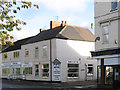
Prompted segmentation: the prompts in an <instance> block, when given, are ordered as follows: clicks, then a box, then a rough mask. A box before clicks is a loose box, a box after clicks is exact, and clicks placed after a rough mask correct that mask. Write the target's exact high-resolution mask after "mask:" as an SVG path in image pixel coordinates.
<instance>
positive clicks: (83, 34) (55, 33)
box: [3, 25, 94, 52]
mask: <svg viewBox="0 0 120 90" xmlns="http://www.w3.org/2000/svg"><path fill="white" fill-rule="evenodd" d="M53 38H59V39H70V40H80V41H90V42H93V41H94V35H93V34H92V33H91V32H90V30H89V29H88V28H84V27H79V26H72V25H67V26H63V27H62V26H58V27H56V28H53V29H48V30H45V31H42V32H40V33H39V34H37V35H36V36H32V37H29V38H25V39H22V40H18V41H16V42H15V43H14V45H13V46H10V47H9V48H7V49H5V50H4V51H3V52H8V51H13V50H18V49H21V45H26V44H30V43H35V42H40V41H44V40H49V39H53Z"/></svg>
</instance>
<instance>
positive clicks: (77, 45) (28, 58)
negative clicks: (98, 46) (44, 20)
mask: <svg viewBox="0 0 120 90" xmlns="http://www.w3.org/2000/svg"><path fill="white" fill-rule="evenodd" d="M93 50H94V35H93V34H92V33H91V32H90V30H88V28H84V27H78V26H72V25H68V24H67V22H66V21H65V22H64V21H62V23H60V22H58V21H51V22H50V29H48V30H44V29H40V33H39V34H37V35H35V36H32V37H29V38H25V39H22V40H18V41H16V42H15V43H14V45H13V46H10V47H8V48H6V49H5V50H4V51H3V53H2V55H3V59H2V78H12V79H18V78H21V79H26V80H41V81H61V82H68V81H82V80H95V79H96V78H97V69H96V67H97V62H96V60H93V59H91V54H90V51H93Z"/></svg>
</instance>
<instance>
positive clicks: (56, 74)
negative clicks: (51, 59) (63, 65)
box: [53, 64, 60, 81]
mask: <svg viewBox="0 0 120 90" xmlns="http://www.w3.org/2000/svg"><path fill="white" fill-rule="evenodd" d="M53 79H54V81H60V64H54V65H53Z"/></svg>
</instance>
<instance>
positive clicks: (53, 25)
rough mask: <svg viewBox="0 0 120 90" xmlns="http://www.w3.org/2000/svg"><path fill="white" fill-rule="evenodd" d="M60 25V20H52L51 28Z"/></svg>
mask: <svg viewBox="0 0 120 90" xmlns="http://www.w3.org/2000/svg"><path fill="white" fill-rule="evenodd" d="M58 26H60V22H58V21H50V29H52V28H55V27H58Z"/></svg>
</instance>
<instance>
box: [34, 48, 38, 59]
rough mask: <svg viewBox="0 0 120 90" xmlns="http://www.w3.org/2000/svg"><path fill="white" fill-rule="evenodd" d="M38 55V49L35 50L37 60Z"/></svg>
mask: <svg viewBox="0 0 120 90" xmlns="http://www.w3.org/2000/svg"><path fill="white" fill-rule="evenodd" d="M38 54H39V49H38V47H36V48H35V58H38Z"/></svg>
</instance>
